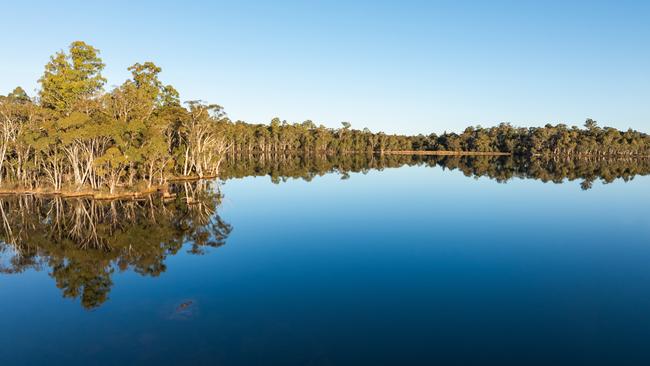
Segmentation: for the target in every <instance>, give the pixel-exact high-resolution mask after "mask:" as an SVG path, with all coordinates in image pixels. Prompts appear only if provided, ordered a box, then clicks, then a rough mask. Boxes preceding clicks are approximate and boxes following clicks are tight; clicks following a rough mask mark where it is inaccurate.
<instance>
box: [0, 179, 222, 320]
mask: <svg viewBox="0 0 650 366" xmlns="http://www.w3.org/2000/svg"><path fill="white" fill-rule="evenodd" d="M220 202H221V195H220V193H219V191H218V190H215V189H212V188H211V187H210V182H206V181H201V182H195V183H183V184H180V185H177V186H174V187H171V188H170V191H169V193H168V194H166V195H165V197H163V196H150V197H147V198H145V199H143V200H129V201H110V202H102V201H94V200H90V199H61V198H57V197H54V198H42V197H40V198H39V197H34V196H18V197H11V198H9V197H5V198H1V199H0V219H1V220H2V227H1V230H0V251H3V252H5V253H3V255H2V257H3V258H6V260H5V263H2V264H1V267H0V271H2V272H4V273H20V272H23V271H25V270H27V269H37V270H39V269H42V268H49V270H50V276H51V277H52V278H54V280H55V281H56V286H57V287H58V288H59V289H61V291H62V293H63V296H64V297H69V298H80V299H81V304H82V306H83V307H85V308H88V309H92V308H96V307H98V306H100V305H101V304H103V303H104V302H105V301H106V300H107V299H108V294H109V292H110V290H111V287H112V285H113V282H112V279H111V277H112V275H113V273H115V271H120V272H122V271H133V272H136V273H139V274H141V275H143V276H153V277H155V276H158V275H160V274H161V273H163V272H164V271H165V270H166V266H165V260H166V258H167V257H168V256H170V255H174V254H176V253H177V252H178V251H179V250H181V248H182V247H183V245H184V244H188V245H189V253H191V254H203V253H204V252H205V248H208V247H219V246H221V245H223V244H224V243H225V240H226V239H227V237H228V235H229V233H230V231H231V230H232V228H231V226H230V225H228V224H227V223H226V222H224V221H223V220H222V219H221V218H220V217H219V215H218V214H217V211H216V210H217V207H218V206H219V204H220Z"/></svg>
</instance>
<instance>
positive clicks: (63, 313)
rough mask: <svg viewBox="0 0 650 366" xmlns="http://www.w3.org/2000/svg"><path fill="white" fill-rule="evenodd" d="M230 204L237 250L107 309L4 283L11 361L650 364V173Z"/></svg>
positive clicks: (354, 185)
mask: <svg viewBox="0 0 650 366" xmlns="http://www.w3.org/2000/svg"><path fill="white" fill-rule="evenodd" d="M221 190H222V192H223V194H224V199H223V202H222V204H221V206H220V207H219V208H218V212H219V215H220V216H221V218H223V219H224V220H225V221H227V222H228V223H229V224H230V225H232V227H233V231H232V232H231V233H230V235H229V237H228V238H227V241H226V244H225V245H224V246H221V247H218V248H209V249H207V250H206V251H207V253H205V254H204V255H193V254H189V253H187V251H186V250H181V251H179V252H178V253H177V254H176V255H170V256H169V257H168V258H167V259H166V261H165V265H166V270H165V271H164V272H163V273H161V274H160V275H159V276H158V277H150V276H142V275H140V274H138V273H135V272H134V271H129V270H125V271H119V270H115V272H114V273H113V275H112V281H113V284H112V289H111V291H110V294H109V298H108V300H107V301H106V302H104V303H103V304H102V305H101V306H98V307H96V308H93V309H90V310H89V309H85V308H84V307H82V306H80V302H79V300H78V299H74V298H63V297H62V294H61V290H60V289H58V288H57V286H56V283H55V281H54V280H53V279H52V278H51V277H50V275H49V273H51V271H52V270H51V268H49V267H48V265H47V264H44V265H43V266H42V269H41V270H40V271H36V270H33V269H30V270H26V271H25V272H23V273H19V274H11V275H0V364H1V365H45V364H47V365H54V364H62V365H77V364H79V365H81V364H93V365H103V364H107V365H113V364H136V363H139V364H223V365H255V364H274V365H339V364H346V365H358V364H372V365H378V364H400V365H401V364H427V365H429V364H438V363H439V364H513V365H525V364H556V365H557V364H567V365H569V364H570V365H576V364H584V365H594V364H611V365H613V364H616V365H622V364H630V365H644V364H650V347H649V346H648V342H650V205H649V203H650V177H637V178H636V179H634V180H632V181H630V182H627V183H625V182H622V181H617V182H614V183H612V184H605V185H604V184H601V183H594V185H593V188H592V189H590V190H587V191H583V190H580V187H579V184H578V183H576V182H569V183H565V184H550V183H548V184H544V183H542V182H540V181H535V180H519V179H515V180H512V181H510V182H509V183H507V184H499V183H497V182H495V181H493V180H489V179H487V178H480V179H473V178H468V177H466V176H464V175H463V174H462V173H460V172H457V171H451V172H450V171H443V170H442V169H439V168H426V167H402V168H398V169H386V170H383V171H371V172H369V173H368V174H365V175H364V174H351V177H350V179H347V180H341V179H340V176H339V175H336V174H330V175H325V176H322V177H317V178H315V179H314V180H313V181H311V182H305V181H302V180H289V181H287V182H284V183H282V184H273V183H271V181H270V180H269V179H268V178H264V177H262V178H244V179H238V180H229V181H227V182H226V183H225V184H224V185H223V186H222V187H221ZM143 235H144V234H143ZM188 302H189V303H191V304H190V305H188V306H187V309H180V311H179V306H181V305H180V304H183V303H188Z"/></svg>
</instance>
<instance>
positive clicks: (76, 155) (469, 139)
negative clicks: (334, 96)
mask: <svg viewBox="0 0 650 366" xmlns="http://www.w3.org/2000/svg"><path fill="white" fill-rule="evenodd" d="M103 68H104V63H103V62H102V60H101V58H100V57H99V51H98V50H97V49H96V48H94V47H92V46H90V45H88V44H86V43H84V42H80V41H77V42H73V43H72V44H71V45H70V47H69V49H68V50H67V51H66V52H64V51H62V52H58V53H56V54H55V55H53V56H52V57H51V59H50V61H49V62H48V63H47V65H45V71H44V73H43V75H42V76H41V78H40V79H39V83H40V90H39V91H38V95H37V96H35V97H30V96H28V95H27V93H25V91H24V90H23V89H22V88H20V87H17V88H15V89H14V90H13V91H12V92H11V93H9V94H8V95H7V96H0V187H1V188H2V189H7V188H15V189H23V190H25V189H27V190H34V191H39V190H41V191H43V190H45V191H62V190H69V191H79V190H92V191H103V190H105V191H108V192H110V193H114V192H115V191H116V190H119V189H134V188H137V187H143V188H146V187H152V186H155V185H163V184H165V183H166V182H167V181H168V180H169V179H170V178H177V177H181V178H184V177H185V178H186V177H207V176H215V175H217V174H218V173H219V167H220V164H221V162H222V161H223V158H224V156H225V155H227V154H230V155H237V154H276V155H277V154H289V153H290V154H298V153H305V154H306V153H312V154H350V153H379V154H381V153H385V152H390V151H411V150H444V151H457V152H459V151H476V152H503V153H511V154H513V155H517V156H536V155H543V156H556V157H597V156H600V157H602V156H607V157H630V156H648V155H650V137H649V136H648V135H646V134H644V133H641V132H637V131H633V130H628V131H619V130H616V129H614V128H609V127H606V128H600V127H598V126H597V124H596V122H595V121H593V120H591V119H589V120H587V122H586V123H585V128H582V129H581V128H577V127H567V126H565V125H557V126H552V125H547V126H545V127H541V128H516V127H513V126H511V125H509V124H501V125H499V126H497V127H492V128H481V127H468V128H467V129H466V130H465V131H464V132H463V133H460V134H456V133H444V134H442V135H439V136H438V135H436V134H431V135H429V136H424V135H417V136H404V135H391V134H385V133H382V132H378V133H372V132H370V131H369V130H368V129H363V130H358V129H354V128H352V126H351V125H350V124H349V123H347V122H343V123H342V126H341V127H340V128H328V127H325V126H323V125H317V124H315V123H313V122H312V121H305V122H301V123H287V122H286V121H281V120H280V119H278V118H275V119H273V120H272V121H271V123H270V124H250V123H245V122H242V121H235V122H233V121H231V120H230V119H229V118H228V117H227V116H226V114H225V113H224V110H223V108H222V107H220V106H218V105H214V104H205V103H203V102H200V101H190V102H186V103H184V104H182V103H181V102H180V98H179V94H178V92H177V91H176V89H175V88H174V87H173V86H171V85H165V84H163V83H162V82H161V81H160V80H159V78H158V76H159V73H160V72H161V69H160V68H159V67H158V66H156V65H155V64H153V63H152V62H144V63H136V64H134V65H133V66H131V67H129V71H131V74H132V77H131V78H130V79H128V80H126V81H125V82H124V83H122V84H121V85H119V86H117V87H115V88H113V89H112V90H110V91H105V90H104V84H105V82H106V79H105V78H104V77H103V76H102V74H101V72H102V70H103Z"/></svg>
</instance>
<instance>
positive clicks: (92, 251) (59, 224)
mask: <svg viewBox="0 0 650 366" xmlns="http://www.w3.org/2000/svg"><path fill="white" fill-rule="evenodd" d="M405 165H409V166H410V165H419V166H427V167H437V166H439V167H442V168H443V169H450V170H460V171H462V172H463V174H465V175H466V176H468V177H489V178H490V179H494V180H496V181H498V182H507V181H509V180H510V179H513V178H522V179H537V180H541V181H544V182H556V183H561V182H564V181H566V180H567V179H568V180H581V181H582V183H581V187H582V188H583V189H589V188H590V187H591V185H592V182H594V181H596V180H602V181H603V182H606V183H609V182H612V181H614V180H616V179H622V180H625V181H627V180H630V179H632V178H634V176H636V175H646V174H648V173H650V159H613V160H612V159H602V158H600V159H580V160H574V159H561V160H560V159H543V158H532V159H522V158H515V157H503V156H502V157H489V156H418V155H415V156H410V155H373V154H367V155H366V154H356V155H344V156H338V157H334V156H325V155H320V156H318V155H295V156H290V155H280V156H277V155H276V156H268V155H255V156H246V157H242V156H237V157H233V156H231V157H229V159H227V160H226V161H225V162H224V163H223V165H222V174H221V175H222V178H223V179H229V178H236V177H245V176H270V177H271V179H272V180H273V182H275V183H278V182H281V181H283V180H286V179H288V178H302V179H305V180H311V179H312V178H313V177H315V176H319V175H324V174H327V173H330V172H338V173H340V174H341V175H342V178H343V179H347V178H348V177H349V173H350V172H364V173H365V172H367V171H369V170H372V169H379V170H380V169H384V168H394V167H400V166H405ZM211 184H212V182H207V181H201V182H195V183H182V184H178V185H174V186H172V187H170V192H171V195H170V196H169V197H166V198H163V197H159V196H150V197H147V198H146V199H142V200H127V201H111V202H105V201H93V200H89V199H81V198H79V199H62V198H56V197H54V198H45V197H34V196H17V197H8V196H7V197H4V198H0V220H1V221H2V222H1V225H0V272H3V273H7V274H10V273H21V272H23V271H25V270H27V269H37V270H38V269H44V268H46V269H48V271H49V273H50V275H51V277H52V278H54V280H55V281H56V285H57V287H58V288H59V289H61V291H62V292H63V296H64V297H69V298H80V299H81V304H82V306H83V307H85V308H89V309H92V308H96V307H98V306H100V305H101V304H103V303H104V302H105V301H106V300H107V299H108V294H109V292H110V289H111V286H112V283H113V282H112V279H111V277H112V275H113V273H114V272H115V271H127V270H130V271H134V272H136V273H139V274H141V275H143V276H154V277H155V276H158V275H160V274H161V273H163V272H164V271H165V269H166V267H165V260H166V258H167V257H168V256H169V255H174V254H176V253H177V252H178V251H179V250H180V249H181V248H182V247H183V245H185V244H187V245H189V252H190V253H192V254H203V253H204V249H205V248H206V247H218V246H221V245H223V244H224V243H225V241H226V238H227V237H228V235H229V233H230V231H231V229H232V228H231V226H230V225H229V224H227V223H226V222H224V221H223V220H222V219H221V218H220V217H219V215H218V214H217V207H218V206H219V204H220V202H221V198H222V196H221V194H220V192H219V191H218V189H214V188H213V187H211V186H210V185H211ZM187 307H188V308H190V306H189V305H188V306H187ZM183 310H186V309H183Z"/></svg>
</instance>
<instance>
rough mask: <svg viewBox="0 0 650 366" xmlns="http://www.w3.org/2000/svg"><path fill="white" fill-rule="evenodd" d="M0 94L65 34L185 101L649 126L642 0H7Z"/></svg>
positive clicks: (401, 117)
mask: <svg viewBox="0 0 650 366" xmlns="http://www.w3.org/2000/svg"><path fill="white" fill-rule="evenodd" d="M0 12H1V13H2V16H1V23H0V24H1V29H2V33H3V36H2V41H3V42H2V48H0V49H1V50H2V51H1V54H0V55H1V57H0V92H1V93H3V94H6V93H7V92H9V91H10V90H11V89H12V88H13V87H14V86H16V85H22V86H23V87H24V88H25V89H26V90H27V91H28V92H29V93H30V95H33V94H34V90H35V89H36V88H37V86H38V85H37V82H36V80H37V79H38V78H39V76H40V75H41V73H42V70H43V66H44V64H45V63H46V62H47V61H48V57H49V56H50V55H51V54H53V53H54V52H56V51H58V50H60V49H64V48H66V47H67V45H68V44H69V43H70V42H72V41H74V40H83V41H86V42H88V43H90V44H92V45H93V46H95V47H97V48H99V49H100V50H101V51H102V54H101V55H102V57H103V59H104V61H105V63H106V64H107V66H106V69H105V72H104V75H105V76H106V77H107V78H108V79H109V86H110V85H117V84H120V83H122V82H123V81H124V80H125V79H126V78H127V77H128V72H127V71H126V68H127V67H128V66H130V65H131V64H133V63H135V62H142V61H154V62H155V63H156V64H158V65H159V66H161V67H162V68H163V73H162V74H161V78H162V79H163V82H165V83H170V84H173V85H174V86H176V88H177V89H178V90H179V91H180V93H181V98H182V99H183V100H192V99H201V100H205V101H208V102H211V103H219V104H221V105H223V106H224V107H225V109H226V112H228V114H229V116H230V117H231V118H232V119H234V120H236V119H242V120H246V121H249V122H268V121H270V120H271V118H273V117H275V116H277V117H280V118H281V119H286V120H288V121H290V122H295V121H304V120H306V119H311V120H313V121H315V122H316V123H323V124H325V125H327V126H338V125H339V124H340V122H341V121H349V122H351V123H352V126H353V127H356V128H363V127H369V128H370V129H372V130H374V131H379V130H382V131H385V132H389V133H393V132H401V133H428V132H442V131H444V130H447V131H451V130H453V131H459V130H462V129H463V128H464V127H465V126H467V125H469V124H472V125H475V124H480V125H483V126H490V125H494V124H497V123H499V122H511V123H513V124H515V125H520V126H528V125H543V124H545V123H547V122H552V123H558V122H563V123H567V124H582V123H583V122H584V120H585V119H586V118H587V117H590V118H594V119H596V120H598V121H599V122H600V123H601V125H609V126H613V127H617V128H623V129H627V128H628V127H632V128H635V129H639V130H642V131H645V132H650V2H648V1H607V2H605V1H584V2H583V1H550V0H547V1H523V0H522V1H476V2H471V1H465V2H463V1H406V0H402V1H377V0H374V1H307V0H305V1H277V0H276V1H223V2H221V1H189V0H186V1H174V2H171V1H135V0H132V1H110V2H95V1H12V2H9V3H7V4H4V5H3V6H2V8H1V10H0Z"/></svg>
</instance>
